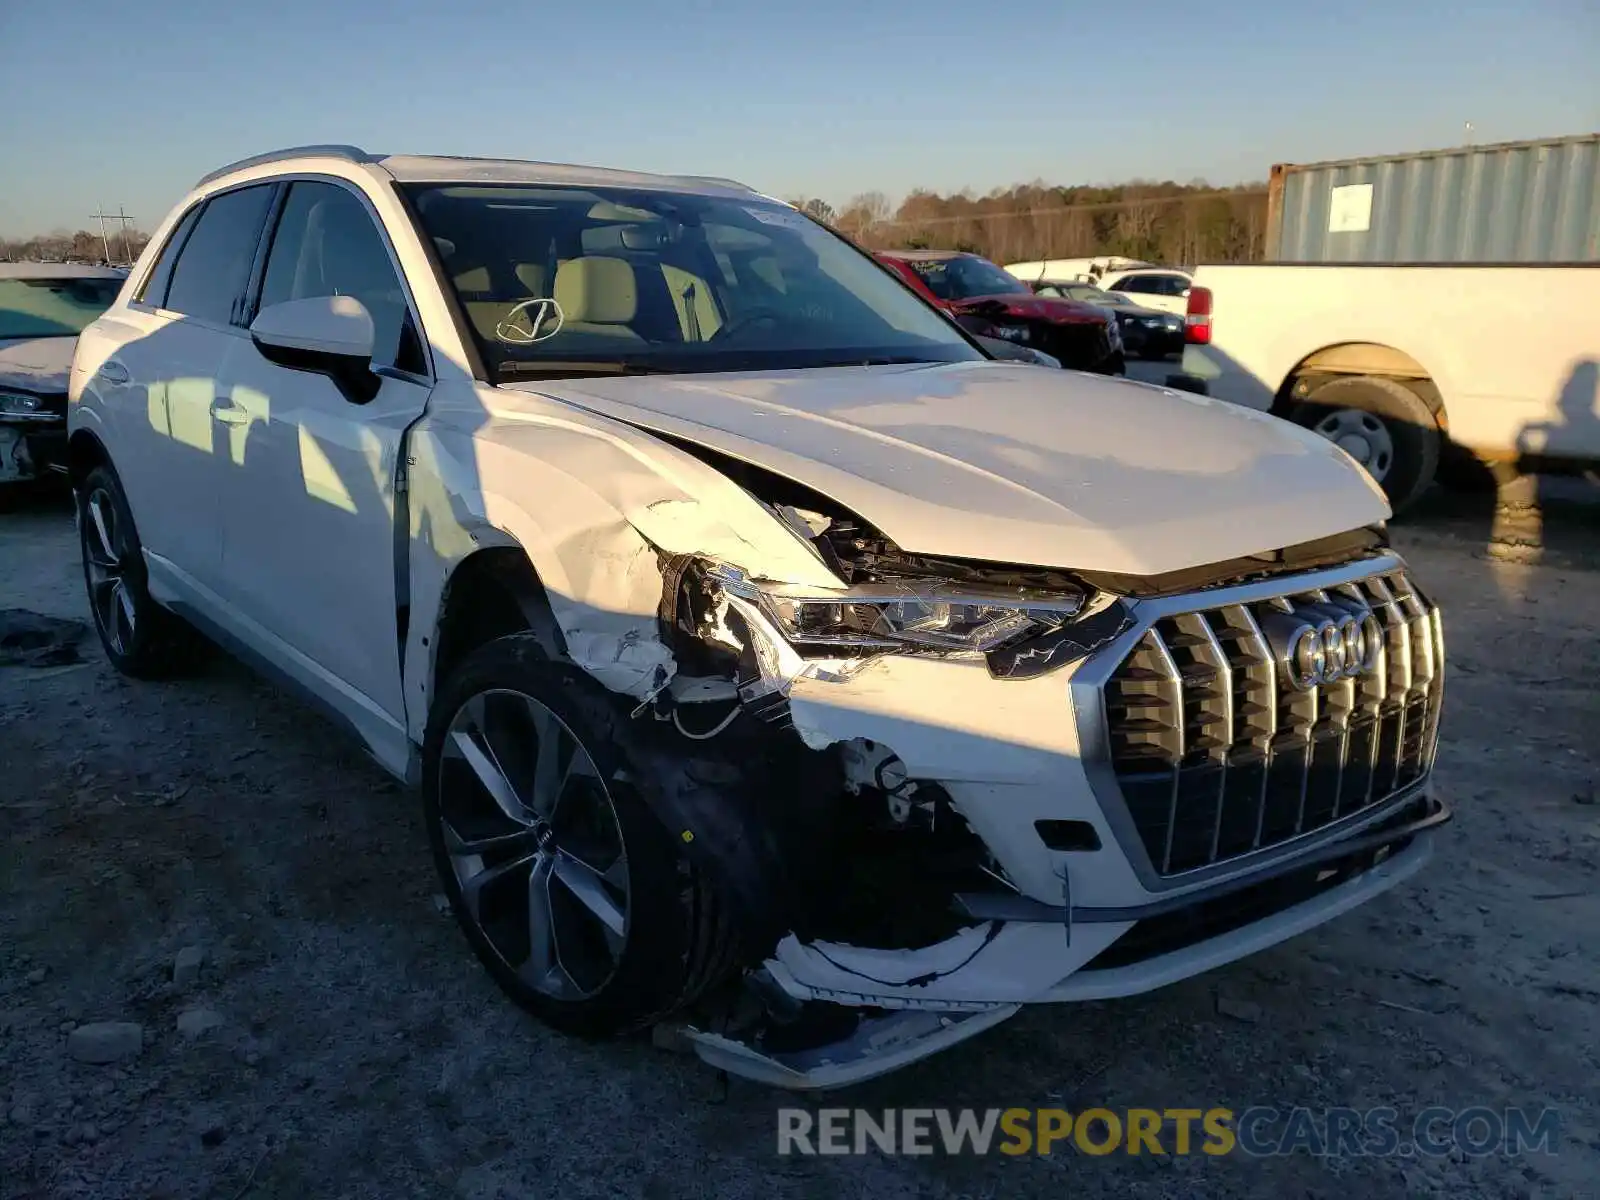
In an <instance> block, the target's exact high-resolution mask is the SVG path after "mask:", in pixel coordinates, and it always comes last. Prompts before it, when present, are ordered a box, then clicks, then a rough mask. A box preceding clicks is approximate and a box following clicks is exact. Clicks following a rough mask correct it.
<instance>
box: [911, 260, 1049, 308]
mask: <svg viewBox="0 0 1600 1200" xmlns="http://www.w3.org/2000/svg"><path fill="white" fill-rule="evenodd" d="M909 262H910V264H911V268H912V269H913V270H914V271H916V273H917V274H918V275H920V276H922V282H923V283H925V284H927V285H928V290H929V291H931V292H932V293H933V294H934V295H935V296H937V297H939V299H941V300H970V299H972V298H973V297H974V296H1007V295H1011V294H1013V293H1016V292H1020V293H1022V294H1023V295H1025V296H1026V295H1031V294H1032V292H1031V290H1030V289H1029V287H1028V285H1027V284H1025V283H1023V282H1022V280H1020V279H1018V278H1017V277H1016V276H1015V275H1012V274H1011V273H1010V272H1008V271H1002V270H1001V269H1000V268H999V267H997V266H995V265H994V264H993V263H992V262H990V261H989V260H988V259H986V258H979V257H977V256H976V255H973V254H958V255H955V256H954V257H951V258H913V259H910V260H909Z"/></svg>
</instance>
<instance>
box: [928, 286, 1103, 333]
mask: <svg viewBox="0 0 1600 1200" xmlns="http://www.w3.org/2000/svg"><path fill="white" fill-rule="evenodd" d="M950 308H951V309H952V310H953V311H955V312H958V313H975V314H977V315H979V316H985V317H989V316H1005V317H1016V318H1018V319H1019V320H1026V321H1049V322H1050V323H1051V324H1054V325H1102V324H1104V323H1105V321H1106V310H1105V309H1103V308H1101V307H1099V306H1098V305H1095V304H1084V303H1083V302H1081V301H1078V300H1066V299H1063V298H1061V297H1059V296H1026V295H1023V294H1022V293H1021V292H1018V293H1016V294H1014V295H1013V294H1011V293H1009V292H1008V293H1006V294H1005V295H1000V296H968V297H967V298H966V299H964V300H955V301H952V302H951V304H950Z"/></svg>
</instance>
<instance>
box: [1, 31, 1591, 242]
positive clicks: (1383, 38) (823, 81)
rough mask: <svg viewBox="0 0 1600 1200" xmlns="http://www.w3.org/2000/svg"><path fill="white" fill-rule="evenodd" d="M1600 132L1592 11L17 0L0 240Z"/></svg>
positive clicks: (1255, 158) (849, 187)
mask: <svg viewBox="0 0 1600 1200" xmlns="http://www.w3.org/2000/svg"><path fill="white" fill-rule="evenodd" d="M1466 121H1472V122H1473V124H1474V126H1475V131H1474V134H1473V137H1474V140H1476V141H1479V142H1490V141H1509V140H1513V139H1519V138H1526V137H1541V136H1550V135H1557V134H1566V133H1583V132H1592V131H1594V130H1596V129H1600V4H1597V3H1596V0H1515V2H1514V0H1493V2H1485V0H1454V2H1450V3H1440V2H1435V0H1337V2H1328V0H1188V2H1186V3H1176V2H1173V0H1145V2H1143V3H1139V2H1135V0H1053V2H1052V0H1006V2H1005V3H980V2H976V0H894V2H890V0H809V2H808V3H800V4H794V3H787V4H778V3H773V2H772V0H744V2H742V3H736V2H730V0H654V2H652V0H602V2H600V3H595V4H583V3H580V2H572V3H553V2H550V0H449V2H446V0H432V2H429V3H422V2H419V0H262V2H259V3H251V2H248V0H246V2H245V3H239V4H230V3H228V0H118V2H117V3H109V2H106V0H70V2H69V0H0V235H17V234H23V233H40V232H48V231H49V230H51V229H56V228H79V227H88V226H89V225H90V224H91V222H90V221H89V214H90V213H92V212H93V211H94V209H95V206H96V205H100V204H104V205H108V206H110V207H111V208H112V209H115V207H116V206H117V205H119V204H121V205H124V206H126V208H127V210H128V212H130V213H132V214H134V215H135V216H136V217H137V219H138V222H139V224H140V225H141V226H142V227H144V228H151V227H153V226H155V225H156V224H157V223H158V222H159V220H160V218H161V217H162V215H164V214H165V212H166V210H167V209H168V208H169V207H170V206H171V205H172V204H173V203H174V202H175V201H176V200H177V199H178V198H179V197H180V196H181V195H182V194H183V193H184V192H185V191H186V190H187V189H188V187H189V186H190V185H191V184H192V183H193V182H194V180H195V179H196V178H197V177H198V176H200V175H201V174H203V173H204V172H205V171H207V170H210V169H211V168H212V167H215V166H219V165H221V164H223V163H225V162H227V161H230V160H232V159H235V158H239V157H243V156H244V155H247V154H253V153H257V152H259V151H261V150H264V149H272V148H276V147H280V146H287V145H294V144H297V143H304V142H319V141H334V142H354V143H356V144H358V145H361V146H364V147H366V148H367V149H369V150H379V151H384V152H391V153H392V152H398V151H407V152H421V153H427V152H433V153H445V154H481V155H500V156H506V157H516V158H541V159H549V160H553V161H564V162H584V163H597V164H602V165H607V166H627V167H635V168H640V169H645V170H665V171H684V172H693V173H701V174H718V175H731V176H734V177H736V178H739V179H742V180H744V181H745V182H748V183H751V184H753V185H755V186H756V187H759V188H761V189H762V190H763V191H767V192H770V193H773V194H777V195H782V196H793V195H799V194H805V195H820V196H822V197H823V198H824V199H827V200H829V201H831V202H833V203H835V204H839V203H841V202H843V201H844V200H845V199H847V198H848V197H849V196H850V195H851V194H852V193H855V192H860V191H865V190H868V189H877V190H881V191H883V192H886V193H887V194H888V195H889V196H890V198H891V199H892V200H898V198H899V197H900V196H901V195H903V194H904V193H905V192H906V191H908V190H910V189H911V188H913V187H917V186H919V185H920V186H927V187H933V188H937V189H940V190H954V189H958V188H962V187H971V188H974V189H975V190H977V191H978V192H984V191H988V190H989V189H991V188H995V187H1000V186H1004V185H1006V184H1011V183H1017V182H1024V181H1027V180H1031V179H1044V180H1046V181H1048V182H1051V183H1062V184H1067V183H1091V182H1100V183H1104V182H1116V181H1121V180H1126V179H1129V178H1132V177H1144V178H1170V179H1176V180H1179V181H1180V182H1187V181H1189V180H1191V179H1194V178H1197V177H1203V178H1205V179H1207V180H1210V181H1212V182H1214V183H1218V184H1228V183H1236V182H1240V181H1243V180H1248V179H1262V178H1265V176H1266V172H1267V168H1268V166H1269V165H1270V164H1271V163H1273V162H1276V161H1300V162H1311V161H1316V160H1319V159H1327V158H1340V157H1346V156H1350V155H1355V154H1372V153H1384V152H1404V151H1409V150H1420V149H1428V148H1435V147H1440V146H1448V145H1454V144H1459V143H1460V142H1461V141H1463V140H1464V133H1463V123H1464V122H1466Z"/></svg>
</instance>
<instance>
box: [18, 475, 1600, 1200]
mask: <svg viewBox="0 0 1600 1200" xmlns="http://www.w3.org/2000/svg"><path fill="white" fill-rule="evenodd" d="M1597 513H1600V509H1596V508H1593V507H1589V508H1581V507H1580V508H1576V509H1572V510H1562V511H1561V512H1559V513H1558V512H1556V511H1554V510H1552V511H1551V512H1550V514H1549V515H1548V518H1547V519H1545V520H1541V518H1540V517H1539V514H1538V513H1537V512H1535V511H1523V512H1520V513H1517V514H1509V515H1508V514H1507V513H1506V512H1504V511H1502V512H1500V513H1498V514H1490V513H1488V512H1484V513H1474V512H1470V511H1465V510H1461V509H1457V508H1449V509H1446V508H1441V507H1436V509H1435V510H1434V511H1432V512H1429V513H1426V514H1424V515H1423V516H1422V517H1421V518H1419V519H1418V520H1416V521H1414V522H1412V523H1411V524H1409V525H1407V526H1406V527H1404V529H1402V530H1397V532H1396V540H1397V542H1398V543H1399V545H1400V547H1401V549H1402V550H1403V551H1404V552H1405V553H1406V554H1407V555H1408V556H1409V557H1410V559H1411V560H1412V562H1413V564H1414V566H1415V568H1416V569H1417V571H1418V573H1419V575H1420V577H1421V579H1422V580H1423V581H1424V583H1425V584H1426V585H1427V586H1428V587H1429V588H1430V589H1431V590H1432V592H1433V593H1434V594H1435V595H1436V597H1437V598H1438V599H1439V600H1440V601H1441V602H1442V603H1443V604H1444V606H1445V612H1446V630H1447V640H1448V643H1449V647H1450V653H1451V661H1450V678H1449V685H1448V700H1447V715H1446V719H1445V723H1444V734H1443V738H1444V744H1443V747H1442V749H1441V752H1440V756H1439V769H1438V777H1439V783H1440V786H1441V788H1442V790H1443V791H1444V793H1445V794H1447V796H1448V797H1449V798H1450V800H1451V801H1452V802H1453V803H1454V804H1455V805H1456V806H1457V813H1458V817H1457V820H1456V821H1455V822H1454V823H1453V824H1452V825H1450V826H1449V827H1448V828H1447V830H1446V831H1445V833H1444V835H1443V836H1442V837H1441V839H1440V842H1439V845H1440V851H1439V856H1438V857H1437V858H1436V859H1435V861H1434V863H1433V865H1432V866H1431V867H1430V868H1429V869H1428V870H1427V871H1426V872H1425V873H1424V874H1423V875H1422V876H1420V877H1419V878H1418V879H1417V880H1416V881H1414V882H1413V883H1412V884H1410V885H1408V886H1405V887H1403V888H1402V889H1400V890H1398V891H1396V892H1393V893H1390V894H1389V895H1387V896H1385V897H1384V898H1382V899H1381V900H1379V901H1378V902H1376V903H1374V904H1372V905H1370V906H1369V907H1367V908H1364V909H1361V910H1358V911H1357V912H1355V913H1352V914H1350V915H1348V916H1346V917H1344V918H1342V919H1340V920H1338V921H1335V922H1334V923H1332V924H1331V925H1328V926H1325V927H1323V928H1322V929H1320V930H1317V931H1316V932H1314V933H1312V934H1309V935H1306V936H1304V937H1301V938H1299V939H1297V940H1295V941H1293V942H1290V943H1288V944H1286V945H1283V946H1280V947H1278V948H1276V949H1274V950H1272V951H1270V952H1268V953H1266V954H1263V955H1260V956H1258V957H1256V958H1254V959H1251V960H1248V961H1246V962H1243V963H1238V964H1235V965H1233V966H1231V967H1228V968H1226V969H1223V970H1220V971H1217V972H1214V973H1212V974H1210V975H1207V976H1204V977H1202V978H1198V979H1194V980H1190V981H1188V982H1186V983H1184V984H1181V985H1178V986H1175V987H1171V988H1168V989H1166V990H1163V991H1160V992H1157V993H1154V994H1151V995H1148V996H1144V997H1140V998H1136V999H1131V1000H1125V1001H1119V1002H1115V1003H1105V1004H1085V1005H1080V1006H1076V1007H1053V1008H1046V1009H1039V1010H1033V1011H1029V1012H1026V1013H1024V1014H1023V1015H1022V1016H1020V1017H1018V1018H1017V1019H1015V1020H1013V1021H1012V1022H1010V1023H1008V1024H1006V1025H1003V1026H1002V1027H1000V1028H999V1029H998V1030H995V1031H993V1032H991V1033H990V1034H988V1035H986V1036H983V1037H981V1038H979V1039H977V1040H976V1041H974V1042H970V1043H967V1044H966V1045H964V1046H962V1047H959V1048H957V1049H956V1050H953V1051H951V1052H949V1053H947V1054H945V1055H943V1056H939V1057H936V1058H934V1059H932V1060H930V1061H928V1062H926V1063H923V1064H920V1065H918V1066H915V1067H912V1068H910V1069H908V1070H906V1071H903V1072H901V1073H899V1074H897V1075H895V1076H892V1077H890V1078H888V1079H885V1080H880V1081H878V1082H876V1083H873V1084H871V1085H867V1086H864V1087H861V1088H857V1089H854V1090H853V1091H851V1092H847V1093H843V1094H841V1095H840V1096H838V1097H836V1098H832V1099H830V1100H828V1101H827V1103H828V1104H830V1105H860V1106H864V1107H868V1108H873V1109H879V1108H884V1107H892V1106H893V1107H902V1106H968V1105H970V1106H974V1107H978V1108H989V1107H1006V1106H1011V1105H1019V1106H1033V1105H1039V1106H1064V1107H1068V1108H1072V1109H1082V1108H1084V1107H1088V1106H1091V1105H1104V1106H1107V1107H1110V1108H1113V1109H1117V1108H1125V1107H1129V1106H1150V1107H1155V1108H1170V1107H1184V1106H1188V1107H1195V1108H1209V1107H1212V1106H1217V1105H1225V1106H1228V1107H1231V1108H1234V1109H1235V1110H1239V1109H1243V1108H1245V1107H1248V1106H1250V1105H1252V1104H1275V1105H1280V1106H1287V1105H1295V1104H1299V1105H1309V1106H1332V1105H1347V1106H1353V1107H1357V1108H1366V1107H1370V1106H1375V1105H1391V1106H1394V1107H1396V1108H1398V1109H1399V1110H1400V1111H1401V1113H1402V1114H1413V1113H1415V1112H1416V1111H1417V1110H1419V1109H1421V1108H1423V1107H1426V1106H1429V1105H1446V1106H1451V1107H1456V1108H1464V1107H1470V1106H1477V1105H1482V1106H1487V1107H1490V1108H1495V1109H1500V1108H1503V1107H1505V1106H1507V1105H1531V1106H1534V1107H1538V1106H1542V1105H1551V1106H1553V1107H1555V1108H1556V1109H1558V1110H1559V1113H1560V1121H1561V1139H1560V1146H1559V1151H1558V1152H1557V1153H1556V1154H1554V1155H1542V1154H1541V1155H1534V1156H1530V1157H1524V1158H1506V1157H1484V1158H1474V1157H1469V1156H1466V1155H1464V1154H1461V1153H1455V1154H1454V1155H1452V1156H1447V1157H1442V1158H1437V1159H1433V1158H1429V1159H1423V1158H1398V1157H1391V1158H1372V1157H1354V1156H1350V1157H1337V1156H1335V1157H1313V1156H1310V1155H1307V1154H1296V1155H1292V1156H1285V1157H1279V1158H1271V1159H1247V1158H1243V1157H1239V1156H1235V1157H1230V1158H1226V1159H1213V1158H1207V1157H1204V1156H1193V1157H1177V1156H1170V1157H1164V1158H1155V1157H1151V1156H1142V1157H1128V1156H1126V1155H1122V1154H1117V1155H1113V1156H1110V1157H1104V1158H1091V1157H1087V1156H1083V1155H1080V1154H1077V1153H1074V1152H1066V1153H1059V1152H1058V1153H1056V1154H1054V1155H1052V1156H1051V1157H1048V1158H1040V1157H1034V1156H1028V1157H1023V1158H1015V1159H1013V1158H1006V1157H1003V1156H999V1155H994V1156H990V1157H987V1158H971V1157H968V1158H951V1157H945V1156H943V1155H935V1156H932V1157H927V1158H906V1157H901V1158H895V1157H888V1156H883V1155H871V1156H867V1157H848V1158H779V1157H778V1156H777V1155H776V1153H775V1144H776V1137H775V1131H776V1117H775V1110H776V1109H777V1108H778V1106H779V1105H780V1104H782V1103H784V1097H783V1096H782V1095H781V1094H778V1093H774V1092H770V1091H768V1090H765V1089H763V1088H760V1087H757V1086H755V1085H752V1084H746V1083H742V1082H740V1081H738V1080H735V1081H733V1083H732V1084H731V1086H730V1087H723V1086H722V1085H721V1084H720V1083H719V1080H718V1079H717V1077H716V1076H715V1075H714V1073H712V1072H711V1071H709V1070H708V1069H706V1068H705V1067H703V1066H701V1065H700V1064H698V1063H697V1062H696V1061H695V1060H693V1059H691V1058H686V1057H682V1056H678V1055H673V1054H669V1053H666V1052H664V1051H662V1050H658V1049H655V1048H653V1047H652V1045H651V1044H650V1042H649V1040H648V1039H638V1040H634V1041H629V1042H624V1043H620V1044H608V1045H587V1044H582V1043H577V1042H574V1041H571V1040H568V1039H565V1038H562V1037H560V1036H558V1035H555V1034H553V1033H550V1032H548V1031H547V1030H545V1029H544V1028H542V1027H541V1026H539V1025H536V1024H535V1023H533V1022H532V1021H531V1020H529V1019H527V1018H525V1017H524V1016H523V1015H521V1014H520V1013H519V1012H518V1011H517V1010H515V1009H514V1008H513V1007H512V1006H511V1005H510V1004H508V1003H507V1002H504V1001H502V1000H501V999H500V997H499V995H498V993H497V992H496V991H495V990H494V989H493V987H492V985H491V984H490V982H489V979H488V977H487V976H486V975H485V974H484V973H483V972H482V971H481V970H480V969H479V968H478V966H477V965H476V963H475V962H474V960H473V959H472V957H471V955H470V953H469V952H468V950H467V948H466V945H465V943H464V941H463V940H462V938H461V937H460V936H459V935H458V933H457V931H456V929H455V927H454V925H453V924H452V923H451V921H450V920H449V918H447V917H445V916H442V915H440V913H439V912H438V910H437V909H436V907H435V902H434V895H435V892H436V887H435V884H434V880H433V878H432V874H431V871H432V868H431V866H430V864H429V861H428V856H427V854H426V847H425V840H424V835H423V831H422V828H421V823H420V821H419V819H418V813H417V805H416V804H415V802H414V800H413V798H412V797H411V796H409V795H408V794H407V793H406V792H404V791H403V790H401V789H399V788H397V787H396V786H394V785H393V784H391V783H389V782H388V781H387V779H386V777H384V776H383V775H381V774H380V773H379V772H378V771H377V770H376V768H374V767H372V766H371V765H369V764H367V763H366V762H365V760H364V759H363V758H362V756H361V755H360V754H359V753H358V752H356V751H355V750H354V749H352V748H351V747H350V746H349V745H348V744H347V743H346V742H345V741H344V740H343V739H342V736H341V735H340V734H339V733H338V732H337V731H335V730H334V729H333V728H331V727H330V726H328V725H326V724H325V723H324V722H323V721H322V720H320V719H319V718H318V717H316V716H315V715H313V714H312V713H310V712H309V711H307V710H305V709H303V708H301V707H300V706H299V705H298V704H296V703H295V702H293V701H291V700H289V699H286V698H285V697H283V696H281V695H280V694H278V693H277V692H276V691H274V690H273V689H272V688H270V687H268V686H266V685H265V684H263V683H261V682H258V681H257V680H256V679H254V678H253V677H251V676H250V675H248V674H247V673H246V672H244V671H243V670H242V669H241V668H238V667H236V666H233V665H232V664H230V663H227V662H218V663H217V664H215V665H214V666H211V667H210V668H208V669H207V671H206V672H205V673H204V674H203V675H202V676H201V677H199V678H197V679H194V680H191V681H188V682H185V683H181V684H166V685H155V684H136V683H131V682H128V681H125V680H122V679H121V678H119V677H118V676H116V675H115V674H113V673H112V672H111V671H110V670H109V669H108V668H107V667H106V666H105V665H104V663H103V661H102V660H101V659H100V657H99V654H98V647H97V646H93V645H89V646H86V657H87V661H86V662H85V663H83V664H81V665H76V666H65V667H53V668H43V669H27V668H10V669H4V668H0V1196H3V1197H16V1198H21V1197H55V1196H93V1197H140V1198H144V1197H173V1198H176V1197H216V1198H219V1200H243V1198H244V1197H246V1196H252V1197H295V1198H299V1197H374V1198H376V1197H383V1198H384V1200H390V1198H393V1197H402V1196H415V1197H476V1198H489V1197H521V1196H536V1195H546V1194H558V1195H564V1196H640V1197H669V1196H718V1197H741V1196H760V1197H764V1198H768V1200H771V1198H776V1197H835V1196H839V1197H843V1196H858V1195H859V1196H873V1197H892V1196H931V1197H942V1196H1033V1195H1039V1196H1051V1197H1060V1196H1063V1195H1066V1194H1068V1193H1069V1192H1070V1193H1071V1194H1073V1195H1077V1196H1108V1197H1109V1196H1117V1197H1130V1196H1131V1197H1205V1196H1261V1197H1271V1198H1274V1200H1276V1198H1279V1197H1291V1196H1293V1197H1300V1196H1305V1197H1334V1196H1344V1195H1359V1196H1374V1197H1379V1196H1403V1195H1448V1196H1451V1197H1476V1196H1492V1197H1499V1196H1579V1195H1584V1194H1587V1195H1589V1196H1595V1195H1596V1194H1597V1191H1596V1189H1597V1188H1600V1128H1597V1127H1600V1092H1597V1090H1596V1088H1595V1080H1596V1078H1597V1077H1600V963H1597V961H1596V956H1595V953H1594V939H1593V931H1594V930H1595V928H1596V922H1597V920H1600V875H1597V872H1596V858H1597V844H1600V807H1596V788H1597V783H1600V740H1597V738H1596V730H1597V729H1600V693H1597V690H1596V684H1595V682H1594V681H1595V680H1596V678H1600V639H1597V637H1596V625H1597V617H1600V599H1597V597H1600V592H1597V589H1596V584H1597V579H1600V575H1597V574H1596V570H1597V569H1600V521H1597V519H1596V517H1597ZM0 564H3V566H0V608H4V607H24V608H28V609H32V610H34V611H36V612H41V613H46V614H53V615H58V616H80V617H81V616H84V615H85V606H84V603H83V600H82V596H81V584H80V581H79V576H78V571H77V558H76V547H75V540H74V537H73V534H72V530H71V524H70V517H69V515H68V512H67V510H66V508H65V507H64V506H62V505H60V504H54V503H50V502H44V503H40V504H37V505H25V506H23V507H22V508H21V510H20V511H13V512H10V513H8V514H5V515H0ZM102 1022H122V1023H134V1024H135V1025H136V1026H137V1027H138V1028H137V1029H132V1030H130V1029H127V1028H121V1029H109V1030H107V1029H99V1028H92V1027H91V1028H84V1027H85V1026H94V1025H96V1024H98V1023H102ZM96 1057H100V1058H112V1059H114V1061H111V1062H105V1063H94V1062H88V1061H83V1059H85V1058H96ZM790 1102H791V1103H792V1102H793V1101H790Z"/></svg>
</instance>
